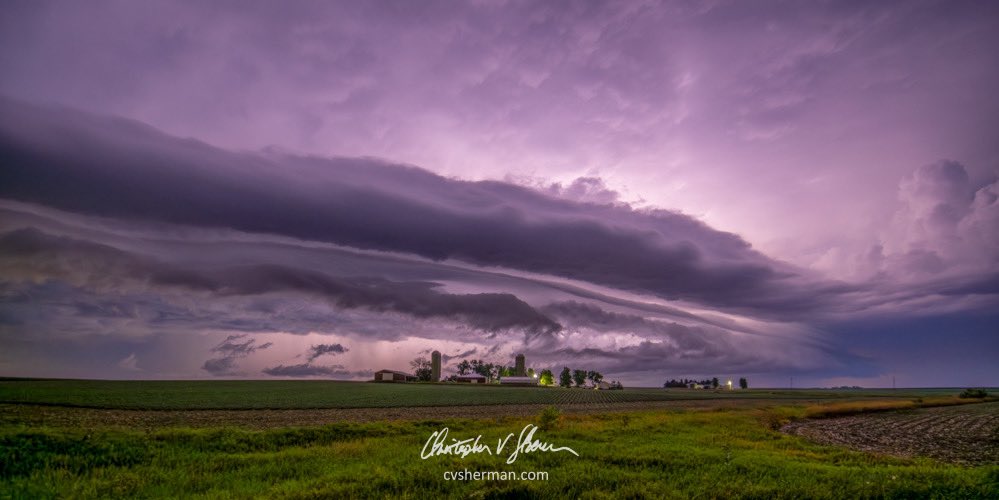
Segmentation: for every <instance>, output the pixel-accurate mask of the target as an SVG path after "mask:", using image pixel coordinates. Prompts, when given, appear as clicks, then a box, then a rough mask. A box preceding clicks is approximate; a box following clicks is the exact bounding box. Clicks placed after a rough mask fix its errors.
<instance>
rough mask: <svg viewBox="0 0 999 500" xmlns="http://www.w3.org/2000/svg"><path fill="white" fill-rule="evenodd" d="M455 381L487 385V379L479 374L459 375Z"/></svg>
mask: <svg viewBox="0 0 999 500" xmlns="http://www.w3.org/2000/svg"><path fill="white" fill-rule="evenodd" d="M454 381H455V382H462V383H466V384H484V383H486V377H484V376H482V375H478V374H471V375H457V376H455V377H454Z"/></svg>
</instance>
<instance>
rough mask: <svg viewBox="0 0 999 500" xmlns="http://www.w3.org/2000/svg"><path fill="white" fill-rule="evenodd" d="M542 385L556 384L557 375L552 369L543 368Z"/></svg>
mask: <svg viewBox="0 0 999 500" xmlns="http://www.w3.org/2000/svg"><path fill="white" fill-rule="evenodd" d="M540 380H541V385H555V375H554V374H553V373H552V371H551V370H548V369H544V370H541V377H540Z"/></svg>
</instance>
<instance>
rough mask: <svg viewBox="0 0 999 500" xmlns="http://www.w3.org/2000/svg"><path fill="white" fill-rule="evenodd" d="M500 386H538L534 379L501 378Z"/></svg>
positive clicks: (536, 380)
mask: <svg viewBox="0 0 999 500" xmlns="http://www.w3.org/2000/svg"><path fill="white" fill-rule="evenodd" d="M500 385H523V386H529V385H538V379H536V378H534V377H503V378H501V379H500Z"/></svg>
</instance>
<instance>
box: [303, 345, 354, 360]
mask: <svg viewBox="0 0 999 500" xmlns="http://www.w3.org/2000/svg"><path fill="white" fill-rule="evenodd" d="M349 350H350V349H347V348H346V347H344V346H342V345H340V344H319V345H313V346H311V347H309V362H312V361H315V359H316V358H318V357H319V356H323V355H326V354H334V355H335V354H343V353H345V352H347V351H349Z"/></svg>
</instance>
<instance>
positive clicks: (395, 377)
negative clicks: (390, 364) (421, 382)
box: [375, 370, 418, 382]
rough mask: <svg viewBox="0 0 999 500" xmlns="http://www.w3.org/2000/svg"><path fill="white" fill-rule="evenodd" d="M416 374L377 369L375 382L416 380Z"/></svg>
mask: <svg viewBox="0 0 999 500" xmlns="http://www.w3.org/2000/svg"><path fill="white" fill-rule="evenodd" d="M417 380H418V379H417V378H416V375H412V374H409V373H406V372H400V371H396V370H378V371H376V372H375V382H416V381H417Z"/></svg>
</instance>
